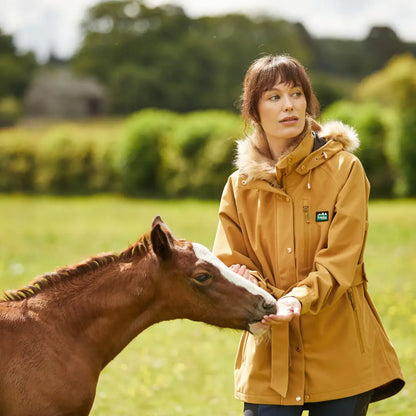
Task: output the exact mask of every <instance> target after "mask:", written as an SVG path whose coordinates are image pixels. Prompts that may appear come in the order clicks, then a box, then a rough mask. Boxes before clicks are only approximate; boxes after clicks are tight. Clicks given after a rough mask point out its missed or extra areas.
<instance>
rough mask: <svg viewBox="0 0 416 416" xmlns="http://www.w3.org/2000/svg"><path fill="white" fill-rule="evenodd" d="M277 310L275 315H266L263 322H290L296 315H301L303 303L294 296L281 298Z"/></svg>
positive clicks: (267, 323)
mask: <svg viewBox="0 0 416 416" xmlns="http://www.w3.org/2000/svg"><path fill="white" fill-rule="evenodd" d="M276 306H277V312H276V313H275V314H273V315H266V316H264V318H263V320H262V321H261V323H262V324H265V325H271V324H276V323H279V322H282V321H283V322H289V321H291V320H292V319H293V318H294V317H295V316H299V315H300V310H301V308H302V304H301V303H300V302H299V301H298V300H297V299H296V298H295V297H293V296H288V297H283V298H280V299H279V300H278V301H277V303H276Z"/></svg>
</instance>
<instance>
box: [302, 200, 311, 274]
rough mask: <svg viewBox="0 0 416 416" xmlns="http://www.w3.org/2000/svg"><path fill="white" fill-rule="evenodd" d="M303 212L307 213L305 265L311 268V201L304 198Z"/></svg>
mask: <svg viewBox="0 0 416 416" xmlns="http://www.w3.org/2000/svg"><path fill="white" fill-rule="evenodd" d="M303 213H304V215H305V227H304V229H305V232H304V246H303V250H304V253H303V255H304V259H305V260H304V262H305V264H304V267H305V268H309V267H310V265H309V240H310V222H311V219H310V216H309V201H307V200H304V201H303Z"/></svg>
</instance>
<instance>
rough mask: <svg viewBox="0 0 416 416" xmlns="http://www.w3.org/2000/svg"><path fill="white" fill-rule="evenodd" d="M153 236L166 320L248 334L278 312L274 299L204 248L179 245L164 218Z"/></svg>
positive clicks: (158, 220)
mask: <svg viewBox="0 0 416 416" xmlns="http://www.w3.org/2000/svg"><path fill="white" fill-rule="evenodd" d="M150 236H151V242H152V250H153V253H154V255H155V257H156V261H157V267H158V269H159V273H158V276H159V278H158V282H157V289H156V290H158V297H160V296H161V297H163V299H164V300H165V306H164V308H165V309H166V313H167V314H168V319H175V318H187V319H191V320H194V321H202V322H206V323H208V324H212V325H216V326H220V327H228V328H235V329H246V330H248V329H249V326H250V324H252V323H255V322H258V321H260V320H261V319H262V318H263V316H264V315H266V314H270V313H274V312H275V311H276V306H275V305H276V301H275V299H274V298H273V297H272V296H271V295H270V294H268V293H267V292H266V291H264V290H262V289H260V288H259V287H257V286H256V285H254V284H253V283H251V282H249V281H248V280H247V279H245V278H243V277H241V276H240V275H238V274H236V273H234V272H232V271H231V270H230V269H229V268H228V267H226V266H225V265H224V264H223V263H222V262H221V261H220V260H219V259H218V258H217V257H215V256H214V255H213V254H212V253H211V252H210V251H209V250H208V249H207V248H206V247H204V246H202V245H201V244H197V243H191V242H189V241H185V240H177V239H176V238H175V237H174V236H173V234H172V233H171V231H170V230H169V229H168V227H167V226H166V225H165V224H164V223H163V221H162V220H161V218H160V217H156V218H155V219H154V220H153V224H152V230H151V233H150Z"/></svg>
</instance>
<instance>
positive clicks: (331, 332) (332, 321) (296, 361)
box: [214, 122, 404, 405]
mask: <svg viewBox="0 0 416 416" xmlns="http://www.w3.org/2000/svg"><path fill="white" fill-rule="evenodd" d="M358 144H359V142H358V138H357V137H356V135H355V132H354V131H353V130H352V129H351V128H349V127H347V126H345V125H343V124H342V123H339V122H331V123H328V125H326V126H324V128H323V130H322V131H321V132H320V133H319V138H318V137H316V136H315V134H314V133H312V131H311V130H309V131H308V132H307V133H306V136H305V137H304V138H303V140H302V141H301V143H300V144H299V145H298V146H297V147H296V148H295V149H294V150H293V151H292V152H290V153H289V154H288V155H286V156H285V157H283V158H281V159H280V160H279V162H278V163H277V164H276V163H275V162H274V161H272V160H271V159H269V157H268V156H267V151H266V150H265V143H264V142H261V140H260V139H259V138H256V137H255V136H249V137H247V138H246V139H244V140H242V141H241V142H240V143H239V146H238V158H237V166H238V170H237V171H236V172H234V173H233V174H232V175H231V176H230V177H229V180H228V183H227V184H226V186H225V188H224V192H223V195H222V199H221V204H220V210H219V217H220V221H219V225H218V230H217V234H216V239H215V243H214V252H215V254H216V255H217V256H218V257H219V258H220V259H221V260H222V261H223V262H225V263H226V264H227V265H232V264H244V265H246V266H247V267H248V268H249V269H250V270H251V273H252V275H253V276H255V277H256V278H257V279H258V281H259V284H260V285H261V286H262V287H264V288H265V289H266V290H268V291H269V292H270V293H272V294H273V295H274V296H275V297H276V298H279V297H281V296H287V295H289V296H295V297H296V298H298V299H299V301H300V302H301V303H302V309H301V316H300V317H299V318H298V319H294V320H292V321H291V322H290V323H289V324H288V323H279V324H276V325H272V326H271V335H270V336H269V337H260V338H256V337H255V336H253V335H252V334H250V333H248V332H244V333H243V336H242V338H241V341H240V345H239V349H238V353H237V357H236V363H235V396H236V398H238V399H240V400H243V401H245V402H250V403H263V404H283V405H300V404H303V403H304V402H317V401H323V400H332V399H338V398H343V397H348V396H352V395H355V394H359V393H362V392H365V391H368V390H371V389H375V393H374V397H373V401H376V400H381V399H383V398H386V397H389V396H391V395H393V394H395V393H397V392H398V391H399V390H400V389H401V388H402V387H403V385H404V381H403V376H402V374H401V370H400V366H399V363H398V359H397V356H396V353H395V351H394V349H393V346H392V345H391V343H390V342H389V340H388V338H387V335H386V333H385V331H384V329H383V326H382V323H381V321H380V318H379V316H378V314H377V312H376V310H375V308H374V305H373V303H372V301H371V299H370V297H369V294H368V292H367V279H366V275H365V271H364V263H363V251H364V246H365V240H366V235H367V228H368V220H367V203H368V195H369V184H368V181H367V178H366V175H365V172H364V170H363V167H362V165H361V163H360V161H359V160H358V159H357V158H356V157H355V156H354V155H353V154H352V153H350V152H349V151H351V150H354V149H355V148H356V147H357V146H358ZM348 150H349V151H348Z"/></svg>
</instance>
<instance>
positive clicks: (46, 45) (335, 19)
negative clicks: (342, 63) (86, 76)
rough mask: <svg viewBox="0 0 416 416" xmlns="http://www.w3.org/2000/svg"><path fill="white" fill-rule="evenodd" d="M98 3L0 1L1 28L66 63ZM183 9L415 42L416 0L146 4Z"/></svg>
mask: <svg viewBox="0 0 416 416" xmlns="http://www.w3.org/2000/svg"><path fill="white" fill-rule="evenodd" d="M98 2H99V0H0V28H1V29H2V30H3V32H5V33H7V34H10V35H13V37H14V41H15V44H16V46H17V47H18V50H19V51H21V52H25V51H28V50H32V51H34V52H35V54H36V56H37V58H38V60H39V61H45V60H47V58H48V57H49V55H50V53H51V52H52V53H53V54H54V55H56V56H58V57H60V58H69V57H71V55H72V54H73V53H74V52H75V51H76V50H77V48H78V47H79V46H80V43H81V41H82V33H81V30H80V23H81V21H82V19H83V18H84V17H85V13H86V10H87V9H88V8H89V7H91V6H93V5H95V4H97V3H98ZM167 2H170V3H173V4H176V5H179V6H181V7H182V8H183V9H184V10H185V13H186V14H187V15H188V16H190V17H198V16H208V15H218V14H225V13H233V12H234V13H235V12H237V13H245V14H248V15H252V16H255V15H260V14H263V15H269V16H271V17H275V18H282V19H286V20H289V21H292V22H301V23H302V24H303V25H304V26H305V27H306V29H307V30H308V32H309V33H310V34H311V35H312V36H315V37H335V38H350V39H363V38H365V37H366V36H367V34H368V32H369V30H370V28H371V27H372V26H390V27H391V28H392V29H393V30H394V31H395V32H396V34H397V35H398V36H399V37H400V38H401V39H402V40H403V41H407V42H416V24H415V22H416V1H414V0H171V1H168V0H147V1H146V4H147V5H149V6H157V5H160V4H165V3H167Z"/></svg>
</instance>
